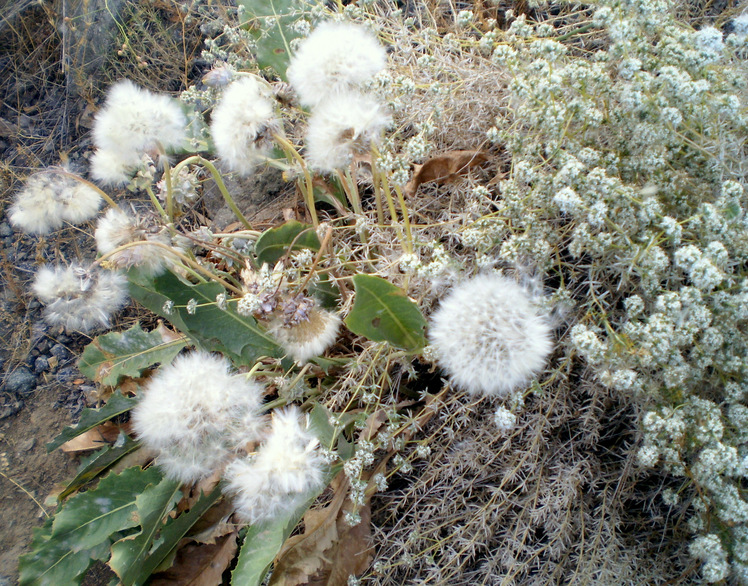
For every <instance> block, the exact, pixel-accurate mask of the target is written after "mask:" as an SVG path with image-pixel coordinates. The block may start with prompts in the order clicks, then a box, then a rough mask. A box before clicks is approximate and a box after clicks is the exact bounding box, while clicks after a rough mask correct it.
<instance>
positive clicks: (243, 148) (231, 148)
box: [210, 77, 281, 175]
mask: <svg viewBox="0 0 748 586" xmlns="http://www.w3.org/2000/svg"><path fill="white" fill-rule="evenodd" d="M280 129H281V123H280V122H279V121H278V119H277V118H276V116H275V111H274V107H273V101H272V99H271V97H270V91H269V90H267V89H266V88H265V87H263V86H262V85H261V84H260V83H259V82H258V81H257V80H256V79H254V78H252V77H242V78H240V79H238V80H237V81H235V82H233V83H232V84H231V85H229V86H228V87H227V88H226V90H225V91H224V93H223V96H222V97H221V101H220V102H219V104H218V105H217V106H216V107H215V109H214V110H213V115H212V118H211V123H210V131H211V135H212V137H213V142H214V143H215V145H216V152H217V153H218V156H219V157H220V158H221V159H222V160H224V161H225V162H226V164H227V165H228V166H229V168H230V169H231V170H232V171H236V172H238V173H240V174H241V175H249V174H250V173H252V171H254V169H255V167H256V166H257V164H258V163H260V162H262V160H263V159H264V158H265V157H266V156H267V154H268V152H269V150H270V148H271V147H272V144H273V139H272V135H273V134H274V133H276V132H279V131H280Z"/></svg>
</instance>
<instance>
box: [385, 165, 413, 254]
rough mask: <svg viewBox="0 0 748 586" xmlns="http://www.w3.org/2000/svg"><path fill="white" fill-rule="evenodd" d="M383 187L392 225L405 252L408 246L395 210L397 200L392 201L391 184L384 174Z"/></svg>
mask: <svg viewBox="0 0 748 586" xmlns="http://www.w3.org/2000/svg"><path fill="white" fill-rule="evenodd" d="M382 187H383V188H384V196H385V198H386V199H387V207H388V208H389V210H390V216H391V220H390V221H391V224H392V226H394V227H395V229H396V230H397V236H398V238H399V239H400V243H401V245H402V247H403V250H406V249H407V246H406V243H405V236H404V235H403V229H402V226H400V222H399V221H398V217H397V210H396V209H395V200H393V199H392V191H391V190H390V183H389V181H387V175H386V174H385V173H383V174H382Z"/></svg>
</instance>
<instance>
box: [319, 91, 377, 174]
mask: <svg viewBox="0 0 748 586" xmlns="http://www.w3.org/2000/svg"><path fill="white" fill-rule="evenodd" d="M389 124H390V117H389V115H388V114H387V113H386V112H385V110H384V108H383V107H382V105H381V104H380V103H379V102H377V101H376V100H375V99H374V98H372V97H370V96H365V95H363V94H359V93H356V92H344V93H339V94H337V95H335V96H333V97H331V98H330V99H328V100H325V102H323V103H322V104H320V105H319V107H317V108H316V109H315V110H314V113H313V114H312V116H311V118H310V120H309V128H308V130H307V135H306V149H307V160H308V162H309V164H310V165H311V166H312V167H313V168H315V169H317V170H319V171H323V172H326V173H331V172H333V171H335V170H336V169H342V168H345V167H347V166H348V165H349V164H350V162H351V161H352V160H353V156H354V155H356V154H363V153H365V152H367V151H368V150H369V148H370V146H371V144H372V143H373V144H377V143H378V142H379V141H380V135H381V133H382V131H384V130H385V128H387V126H388V125H389Z"/></svg>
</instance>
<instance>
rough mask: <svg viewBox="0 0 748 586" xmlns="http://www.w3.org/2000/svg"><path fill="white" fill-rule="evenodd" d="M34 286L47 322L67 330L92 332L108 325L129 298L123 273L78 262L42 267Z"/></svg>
mask: <svg viewBox="0 0 748 586" xmlns="http://www.w3.org/2000/svg"><path fill="white" fill-rule="evenodd" d="M32 288H33V290H34V293H35V294H36V296H37V297H38V299H39V300H40V301H41V302H42V303H43V304H44V305H45V308H44V319H45V321H47V323H49V324H51V325H53V326H56V325H61V326H63V327H64V328H65V329H66V330H67V331H80V332H90V331H92V330H95V329H97V328H102V327H109V318H110V317H111V316H112V314H114V313H115V312H116V311H117V310H119V309H121V308H122V307H123V306H124V305H125V302H126V301H127V279H126V277H125V276H124V275H121V274H120V273H116V272H112V271H101V270H93V269H87V268H84V267H82V266H81V265H78V264H73V265H71V266H69V267H54V268H53V267H48V266H47V267H42V268H41V269H39V271H38V272H37V273H36V277H35V278H34V284H33V286H32Z"/></svg>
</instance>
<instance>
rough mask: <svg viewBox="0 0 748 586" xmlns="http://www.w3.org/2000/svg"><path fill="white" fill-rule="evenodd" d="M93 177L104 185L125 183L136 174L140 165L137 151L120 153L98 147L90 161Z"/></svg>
mask: <svg viewBox="0 0 748 586" xmlns="http://www.w3.org/2000/svg"><path fill="white" fill-rule="evenodd" d="M90 164H91V166H90V171H91V177H93V178H94V179H96V181H98V182H100V183H101V184H102V185H110V186H117V185H124V184H125V183H127V182H128V181H129V180H130V178H131V177H132V176H133V175H134V174H135V172H136V170H137V169H138V167H139V166H140V157H139V156H138V154H137V153H135V152H132V153H119V152H116V151H110V150H106V149H98V150H97V151H96V152H95V153H94V154H93V155H92V156H91V161H90Z"/></svg>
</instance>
